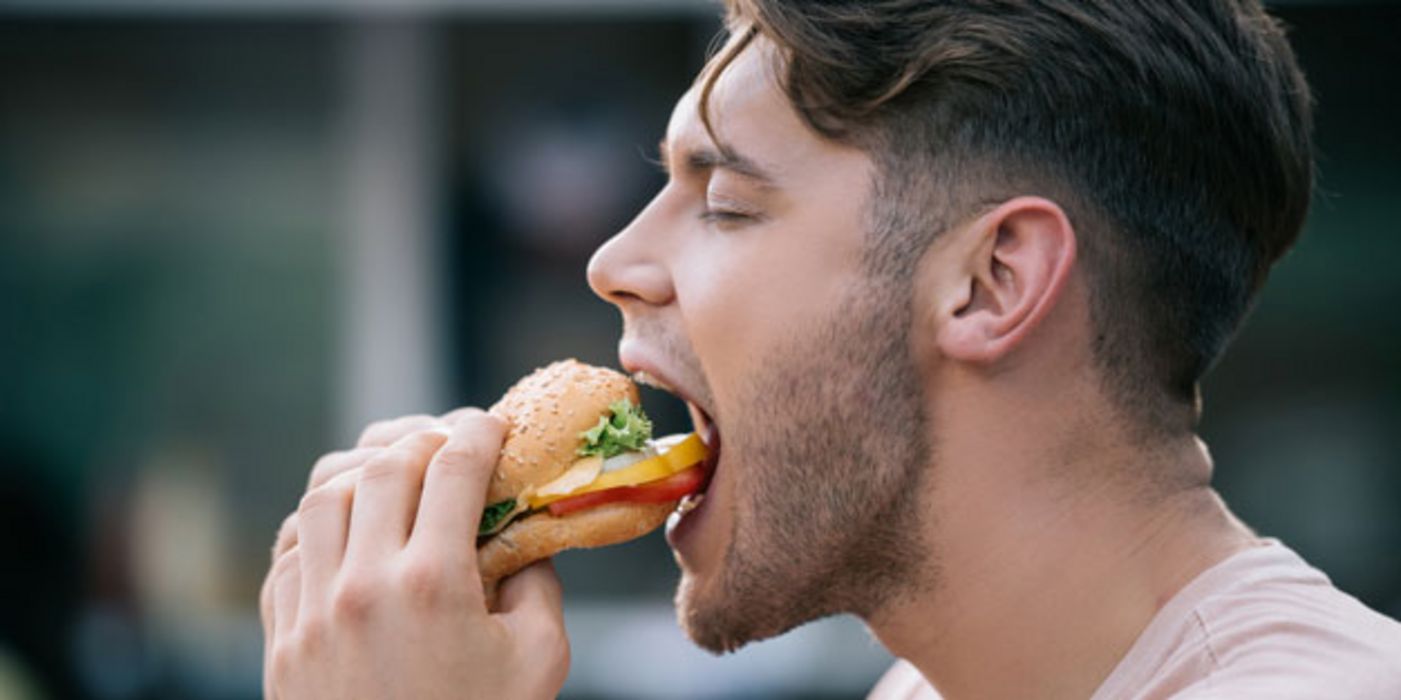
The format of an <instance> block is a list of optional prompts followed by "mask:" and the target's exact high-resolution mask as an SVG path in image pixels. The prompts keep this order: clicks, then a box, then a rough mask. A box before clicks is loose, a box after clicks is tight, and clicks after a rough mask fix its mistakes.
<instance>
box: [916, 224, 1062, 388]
mask: <svg viewBox="0 0 1401 700" xmlns="http://www.w3.org/2000/svg"><path fill="white" fill-rule="evenodd" d="M958 235H959V236H960V237H961V238H964V240H965V241H966V242H967V244H966V245H961V246H958V247H957V250H958V251H959V253H958V254H959V255H960V257H961V260H958V261H956V262H955V267H954V269H955V270H956V274H955V275H954V278H953V279H952V280H947V281H946V282H945V285H951V286H945V290H946V291H947V292H948V293H947V294H945V295H944V300H943V302H942V303H940V305H939V309H938V311H937V313H938V315H939V319H938V333H937V336H936V337H937V343H938V345H939V349H940V350H941V351H942V352H943V354H944V355H946V356H948V357H952V358H956V359H961V360H964V361H966V362H974V363H980V364H991V363H993V362H996V361H998V360H999V359H1001V358H1002V357H1004V356H1006V355H1007V353H1008V352H1010V351H1011V350H1012V349H1013V348H1015V347H1017V345H1018V344H1020V343H1021V342H1022V341H1023V340H1025V339H1026V337H1027V336H1028V335H1030V334H1031V332H1032V331H1033V330H1034V329H1035V328H1036V326H1037V325H1038V324H1039V323H1040V322H1041V321H1042V319H1044V318H1045V317H1046V315H1047V314H1048V313H1050V311H1051V309H1052V308H1054V307H1055V305H1056V302H1057V301H1058V300H1059V299H1060V297H1061V294H1062V292H1063V290H1064V289H1065V287H1066V280H1067V279H1069V277H1070V271H1071V269H1072V268H1073V267H1074V264H1075V249H1076V244H1075V231H1074V229H1073V228H1071V226H1070V221H1069V219H1067V218H1066V216H1065V212H1064V211H1063V210H1062V209H1061V208H1060V206H1059V205H1057V204H1056V203H1055V202H1052V201H1050V200H1047V199H1043V198H1040V197H1018V198H1016V199H1012V200H1009V201H1007V202H1004V203H1003V204H1002V205H1001V206H999V207H997V208H996V209H995V210H993V211H992V212H990V213H988V214H985V215H983V216H981V217H979V218H978V219H976V220H975V221H973V222H972V223H971V224H970V225H969V226H968V227H967V228H965V229H964V230H962V231H960V232H958Z"/></svg>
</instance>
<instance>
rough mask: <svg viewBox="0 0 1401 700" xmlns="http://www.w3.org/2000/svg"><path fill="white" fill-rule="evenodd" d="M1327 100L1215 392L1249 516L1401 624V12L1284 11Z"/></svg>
mask: <svg viewBox="0 0 1401 700" xmlns="http://www.w3.org/2000/svg"><path fill="white" fill-rule="evenodd" d="M1277 14H1279V15H1280V16H1281V17H1282V18H1283V19H1284V21H1285V22H1286V23H1287V24H1288V26H1289V28H1290V30H1291V31H1290V36H1291V38H1292V41H1293V44H1294V47H1295V50H1296V52H1297V53H1298V56H1299V60H1300V62H1301V63H1302V64H1303V67H1304V70H1305V72H1306V73H1307V74H1308V77H1309V80H1310V82H1311V84H1312V86H1313V89H1314V94H1315V98H1316V101H1317V113H1316V115H1317V145H1318V180H1317V183H1318V192H1317V194H1316V196H1315V197H1314V202H1313V208H1312V210H1311V212H1310V216H1309V219H1308V223H1307V225H1306V227H1305V231H1304V235H1303V237H1302V239H1301V240H1300V242H1299V244H1298V246H1297V247H1296V248H1295V249H1294V250H1293V251H1292V252H1291V253H1290V254H1288V256H1287V257H1286V258H1285V259H1284V260H1283V262H1281V263H1280V264H1279V266H1278V267H1277V268H1276V270H1275V272H1274V273H1273V275H1272V277H1271V279H1270V281H1269V282H1268V283H1267V284H1266V286H1265V291H1264V293H1263V295H1262V296H1261V298H1260V301H1259V304H1258V306H1257V307H1256V309H1255V312H1254V314H1253V315H1252V317H1251V318H1250V319H1249V320H1248V321H1247V323H1246V324H1245V327H1244V328H1243V329H1242V330H1241V331H1240V333H1239V335H1238V336H1237V338H1236V341H1235V343H1234V345H1233V346H1232V347H1231V349H1230V350H1228V351H1227V354H1226V356H1225V358H1224V359H1223V360H1222V361H1221V363H1220V364H1219V366H1218V367H1217V368H1216V369H1215V370H1214V371H1213V372H1212V374H1211V376H1210V377H1209V379H1208V381H1207V382H1206V385H1205V387H1204V390H1203V391H1204V396H1205V400H1206V415H1205V420H1204V424H1203V434H1204V437H1205V438H1206V440H1207V442H1208V443H1209V444H1210V445H1211V446H1212V448H1213V454H1214V456H1215V457H1216V475H1217V482H1218V484H1219V486H1220V489H1221V491H1222V493H1223V495H1224V496H1225V498H1226V500H1227V502H1228V503H1230V504H1231V505H1232V506H1233V507H1234V508H1235V509H1236V511H1237V513H1238V514H1239V515H1240V516H1241V517H1242V518H1243V519H1244V520H1245V521H1246V522H1247V523H1250V524H1251V525H1253V526H1255V527H1256V528H1257V529H1258V530H1259V531H1260V532H1261V533H1262V534H1267V535H1274V536H1278V537H1280V538H1282V539H1283V540H1285V542H1287V543H1289V544H1290V545H1291V546H1293V547H1294V548H1296V549H1297V550H1298V551H1299V552H1300V553H1301V554H1303V555H1304V557H1306V558H1307V559H1309V560H1310V561H1312V562H1313V563H1315V564H1316V565H1317V566H1319V567H1321V568H1323V569H1324V570H1325V571H1326V572H1327V573H1328V574H1330V575H1331V576H1332V577H1333V579H1334V581H1335V582H1336V583H1337V584H1338V585H1339V586H1340V587H1341V588H1343V589H1344V590H1346V591H1348V592H1350V593H1353V594H1354V595H1357V596H1358V597H1360V598H1361V599H1362V600H1364V601H1365V602H1367V603H1368V604H1369V605H1371V606H1373V607H1375V608H1378V609H1381V610H1383V611H1386V612H1389V613H1390V614H1391V615H1392V616H1394V617H1401V430H1398V427H1401V273H1398V272H1397V265H1398V263H1401V42H1398V41H1397V40H1396V32H1397V30H1398V29H1401V9H1398V8H1397V7H1396V6H1395V5H1382V4H1372V5H1365V6H1361V5H1357V6H1348V5H1339V6H1328V7H1309V6H1302V7H1301V6H1285V7H1281V8H1278V10H1277Z"/></svg>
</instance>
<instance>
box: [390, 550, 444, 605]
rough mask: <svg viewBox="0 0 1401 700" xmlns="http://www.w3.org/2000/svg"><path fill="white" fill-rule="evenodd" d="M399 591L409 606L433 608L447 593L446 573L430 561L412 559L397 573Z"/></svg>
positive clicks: (422, 558) (442, 568)
mask: <svg viewBox="0 0 1401 700" xmlns="http://www.w3.org/2000/svg"><path fill="white" fill-rule="evenodd" d="M399 589H400V590H401V591H403V594H404V596H405V598H406V599H407V600H408V601H409V602H410V603H411V604H415V605H418V606H421V607H429V606H434V605H436V604H437V603H439V602H440V601H441V600H442V599H443V598H444V596H445V595H446V594H447V592H448V580H447V571H446V569H445V568H444V566H443V565H442V564H441V563H439V562H437V561H434V560H432V559H429V558H426V557H421V558H418V559H414V560H412V561H410V562H408V563H406V564H405V565H404V567H403V568H402V569H401V570H400V571H399Z"/></svg>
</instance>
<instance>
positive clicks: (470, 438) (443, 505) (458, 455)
mask: <svg viewBox="0 0 1401 700" xmlns="http://www.w3.org/2000/svg"><path fill="white" fill-rule="evenodd" d="M505 435H506V424H505V422H504V421H502V420H500V419H499V418H496V417H494V416H490V415H488V414H486V413H483V412H481V411H476V412H474V413H471V414H464V415H463V416H461V417H460V418H459V419H458V420H457V421H456V422H455V423H454V424H453V428H452V434H451V437H449V438H448V441H447V443H446V444H444V445H443V447H442V449H440V450H439V451H438V453H437V454H436V455H434V456H433V461H432V462H431V463H429V465H428V471H427V473H426V474H425V475H424V482H423V497H422V500H421V501H420V503H419V507H418V516H417V519H416V520H415V523H414V526H413V534H412V535H411V542H410V547H413V548H422V549H424V550H427V552H428V554H426V556H430V557H433V558H441V559H443V560H446V561H448V562H449V563H450V565H451V566H453V567H454V568H456V569H457V570H460V571H464V575H466V572H470V575H471V577H472V578H473V579H475V578H476V576H477V574H476V560H475V557H474V556H473V554H474V553H475V552H476V548H475V542H476V536H477V526H478V525H479V524H480V522H481V518H482V506H483V503H482V501H483V499H484V498H485V496H486V488H487V485H488V483H489V480H490V478H491V474H492V472H493V471H495V469H496V459H497V457H498V455H499V454H500V452H501V441H502V440H503V439H505Z"/></svg>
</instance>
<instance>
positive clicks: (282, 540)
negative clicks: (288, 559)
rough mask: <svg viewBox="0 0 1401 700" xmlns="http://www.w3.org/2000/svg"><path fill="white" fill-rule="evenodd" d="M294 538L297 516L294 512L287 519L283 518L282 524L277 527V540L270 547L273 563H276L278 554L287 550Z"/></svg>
mask: <svg viewBox="0 0 1401 700" xmlns="http://www.w3.org/2000/svg"><path fill="white" fill-rule="evenodd" d="M296 536H297V514H296V513H295V512H294V513H292V514H291V515H288V516H287V517H285V518H283V519H282V524H281V525H279V526H277V539H276V540H275V541H274V542H273V545H272V556H273V560H274V561H276V559H277V556H278V555H279V554H281V553H282V552H284V551H286V550H287V547H288V546H289V545H290V544H291V543H292V538H294V537H296Z"/></svg>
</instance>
